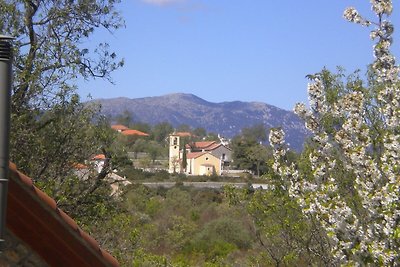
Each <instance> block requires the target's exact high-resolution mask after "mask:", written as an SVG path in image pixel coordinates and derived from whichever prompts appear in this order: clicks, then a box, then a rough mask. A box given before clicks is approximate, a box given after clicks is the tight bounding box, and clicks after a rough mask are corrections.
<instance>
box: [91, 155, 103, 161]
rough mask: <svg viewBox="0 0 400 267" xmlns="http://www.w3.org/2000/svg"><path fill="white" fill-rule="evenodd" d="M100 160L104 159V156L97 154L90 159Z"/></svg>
mask: <svg viewBox="0 0 400 267" xmlns="http://www.w3.org/2000/svg"><path fill="white" fill-rule="evenodd" d="M96 159H97V160H101V159H106V156H104V154H98V155H95V156H93V157H92V160H96Z"/></svg>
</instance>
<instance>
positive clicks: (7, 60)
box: [0, 35, 13, 252]
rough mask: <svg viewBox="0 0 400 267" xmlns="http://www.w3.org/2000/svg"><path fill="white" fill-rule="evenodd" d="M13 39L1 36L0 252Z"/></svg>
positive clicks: (2, 233) (5, 201)
mask: <svg viewBox="0 0 400 267" xmlns="http://www.w3.org/2000/svg"><path fill="white" fill-rule="evenodd" d="M12 40H13V38H12V37H8V36H4V35H0V252H1V251H3V248H4V243H5V240H4V236H5V230H6V229H5V228H6V227H5V224H6V213H7V188H8V171H9V170H8V164H9V136H10V98H11V83H12V44H11V42H12Z"/></svg>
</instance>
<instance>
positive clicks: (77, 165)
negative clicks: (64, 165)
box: [72, 163, 89, 170]
mask: <svg viewBox="0 0 400 267" xmlns="http://www.w3.org/2000/svg"><path fill="white" fill-rule="evenodd" d="M72 168H74V169H76V170H84V169H89V167H88V166H86V165H85V164H82V163H73V164H72Z"/></svg>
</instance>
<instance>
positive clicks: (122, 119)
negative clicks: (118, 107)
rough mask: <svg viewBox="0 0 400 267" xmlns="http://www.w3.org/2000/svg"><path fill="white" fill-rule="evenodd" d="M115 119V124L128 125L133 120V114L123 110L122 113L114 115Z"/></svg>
mask: <svg viewBox="0 0 400 267" xmlns="http://www.w3.org/2000/svg"><path fill="white" fill-rule="evenodd" d="M115 121H116V122H117V124H122V125H124V126H126V127H129V126H130V125H131V123H132V121H133V116H132V114H131V113H130V112H129V111H128V110H126V109H125V110H124V112H122V114H119V115H117V116H116V117H115Z"/></svg>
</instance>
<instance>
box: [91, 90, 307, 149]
mask: <svg viewBox="0 0 400 267" xmlns="http://www.w3.org/2000/svg"><path fill="white" fill-rule="evenodd" d="M89 102H90V103H97V104H100V105H101V107H102V109H101V112H102V114H104V115H106V116H109V117H111V118H113V117H116V116H118V115H120V114H122V113H123V112H125V111H128V112H129V113H130V114H132V116H133V119H134V120H135V121H141V122H145V123H148V124H151V125H155V124H157V123H161V122H169V123H171V124H172V125H173V126H174V127H177V126H179V125H181V124H187V125H190V126H191V127H193V128H196V127H203V128H205V129H206V130H207V131H208V132H214V133H219V134H221V135H223V136H225V137H228V138H231V137H233V136H235V135H237V134H240V130H241V129H243V128H245V127H251V126H254V125H256V124H260V123H262V124H264V125H265V127H266V128H267V129H269V128H272V127H282V128H283V129H284V130H285V132H286V135H287V138H286V139H287V142H288V143H289V144H290V147H291V148H293V149H295V150H297V151H300V150H301V148H302V145H303V142H304V140H305V139H306V138H307V136H308V135H309V133H308V132H307V130H306V129H305V127H304V123H303V122H302V121H301V120H300V119H299V118H298V117H297V115H295V114H294V113H293V112H291V111H287V110H284V109H281V108H278V107H276V106H273V105H269V104H267V103H263V102H258V101H253V102H244V101H224V102H220V103H213V102H209V101H206V100H204V99H202V98H200V97H198V96H196V95H194V94H185V93H173V94H167V95H163V96H152V97H142V98H132V99H130V98H127V97H117V98H110V99H104V98H103V99H94V100H91V101H89Z"/></svg>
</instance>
